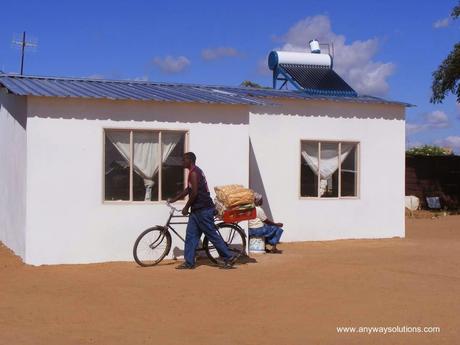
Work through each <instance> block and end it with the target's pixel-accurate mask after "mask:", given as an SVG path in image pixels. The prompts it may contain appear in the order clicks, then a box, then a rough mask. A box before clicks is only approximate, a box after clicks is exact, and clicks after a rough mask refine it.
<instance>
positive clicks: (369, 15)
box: [0, 0, 460, 153]
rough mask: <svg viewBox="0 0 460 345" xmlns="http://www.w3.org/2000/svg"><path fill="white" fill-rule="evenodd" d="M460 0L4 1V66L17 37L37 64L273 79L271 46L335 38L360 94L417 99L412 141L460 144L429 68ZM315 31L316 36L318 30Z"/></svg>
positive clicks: (451, 102) (443, 52)
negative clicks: (27, 40)
mask: <svg viewBox="0 0 460 345" xmlns="http://www.w3.org/2000/svg"><path fill="white" fill-rule="evenodd" d="M457 3H458V2H457V1H450V0H443V1H432V0H425V1H401V0H399V1H394V0H387V1H378V2H377V1H375V2H373V1H333V0H331V1H327V2H326V1H324V2H323V1H305V0H303V1H289V0H285V1H269V0H265V1H248V0H246V1H239V0H234V1H231V2H230V1H226V2H221V1H199V0H197V1H174V0H169V1H140V0H132V1H96V0H93V1H85V0H80V1H78V2H67V1H46V0H44V1H26V0H24V1H21V2H16V1H7V2H2V4H1V5H0V10H1V13H2V25H1V28H0V69H1V70H3V71H5V72H18V70H19V50H18V49H17V48H15V47H14V46H13V45H12V43H11V41H12V39H13V36H14V34H19V33H21V32H22V31H23V30H25V31H27V33H28V35H29V36H30V37H31V38H33V39H36V40H38V48H37V49H36V50H35V51H31V52H28V53H27V55H26V62H25V73H26V74H32V75H51V76H78V77H100V78H110V79H148V80H152V81H172V82H187V83H189V82H190V83H203V84H223V85H238V84H239V83H240V82H241V81H243V80H246V79H250V80H253V81H256V82H258V83H261V84H264V85H270V83H271V76H270V74H269V73H267V69H266V67H265V66H266V56H267V54H268V53H269V52H270V50H272V49H289V50H302V49H304V47H305V49H306V46H307V42H308V41H309V40H310V39H312V38H318V39H319V40H320V41H322V42H326V41H333V42H334V47H335V50H336V54H335V61H334V63H335V66H336V70H337V71H338V72H339V74H341V75H342V76H343V77H344V79H346V80H347V81H348V82H349V83H350V84H351V85H352V86H353V87H354V88H356V89H357V90H358V91H359V92H360V93H366V94H372V95H377V96H383V97H385V98H389V99H395V100H402V101H406V102H409V103H412V104H415V105H417V107H415V108H410V109H408V110H407V133H408V136H407V142H408V145H419V144H422V143H437V144H441V145H444V146H450V147H453V148H454V149H455V150H456V152H457V153H460V106H459V105H458V104H457V103H456V101H455V98H454V97H453V96H449V97H448V98H447V99H446V100H445V101H444V102H443V104H435V105H433V104H430V103H429V98H430V85H431V74H432V72H433V71H434V70H435V69H436V67H437V66H438V65H439V63H440V62H441V61H442V60H443V59H444V58H445V57H446V56H447V54H448V53H449V52H450V50H451V49H452V47H453V45H454V44H455V43H456V42H458V41H459V38H460V20H457V21H452V20H449V19H448V17H449V14H450V11H451V9H452V8H453V7H454V6H455V5H456V4H457ZM312 36H314V37H312Z"/></svg>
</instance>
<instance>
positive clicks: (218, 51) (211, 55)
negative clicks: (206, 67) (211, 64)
mask: <svg viewBox="0 0 460 345" xmlns="http://www.w3.org/2000/svg"><path fill="white" fill-rule="evenodd" d="M236 56H241V53H240V52H238V50H236V49H235V48H232V47H217V48H207V49H203V50H202V51H201V57H202V58H203V59H204V60H216V59H220V58H223V57H236Z"/></svg>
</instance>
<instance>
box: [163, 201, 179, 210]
mask: <svg viewBox="0 0 460 345" xmlns="http://www.w3.org/2000/svg"><path fill="white" fill-rule="evenodd" d="M166 206H168V207H169V208H170V209H171V211H172V212H179V213H180V212H182V210H179V209H178V208H175V207H174V206H173V205H171V204H170V203H169V202H168V201H166Z"/></svg>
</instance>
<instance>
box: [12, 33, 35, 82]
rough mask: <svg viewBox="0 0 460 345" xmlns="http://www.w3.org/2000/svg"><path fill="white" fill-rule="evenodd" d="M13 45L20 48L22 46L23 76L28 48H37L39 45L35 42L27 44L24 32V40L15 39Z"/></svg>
mask: <svg viewBox="0 0 460 345" xmlns="http://www.w3.org/2000/svg"><path fill="white" fill-rule="evenodd" d="M13 44H16V45H18V46H20V48H21V75H23V74H24V55H25V54H24V53H25V49H26V48H27V47H33V48H36V47H37V43H34V42H31V41H29V42H27V41H26V32H25V31H24V32H23V33H22V38H21V39H20V40H17V39H13Z"/></svg>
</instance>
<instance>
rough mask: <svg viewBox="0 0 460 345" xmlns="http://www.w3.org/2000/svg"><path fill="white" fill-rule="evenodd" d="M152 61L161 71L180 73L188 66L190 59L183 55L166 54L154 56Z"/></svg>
mask: <svg viewBox="0 0 460 345" xmlns="http://www.w3.org/2000/svg"><path fill="white" fill-rule="evenodd" d="M152 63H153V64H154V65H155V66H157V67H158V68H159V69H160V70H161V71H162V72H164V73H168V74H174V73H180V72H182V71H183V70H185V69H186V68H188V67H189V66H190V64H191V63H190V60H189V59H187V58H186V57H185V56H178V57H174V56H170V55H168V56H166V57H164V58H160V57H156V58H154V59H153V61H152Z"/></svg>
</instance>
